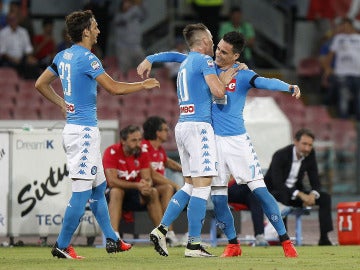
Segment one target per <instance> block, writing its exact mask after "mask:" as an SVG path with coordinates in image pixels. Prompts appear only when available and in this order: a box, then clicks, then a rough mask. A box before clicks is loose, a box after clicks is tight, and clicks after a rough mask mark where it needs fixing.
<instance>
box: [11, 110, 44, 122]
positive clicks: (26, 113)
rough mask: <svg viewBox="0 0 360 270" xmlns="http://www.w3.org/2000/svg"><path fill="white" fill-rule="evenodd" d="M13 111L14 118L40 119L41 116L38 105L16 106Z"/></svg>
mask: <svg viewBox="0 0 360 270" xmlns="http://www.w3.org/2000/svg"><path fill="white" fill-rule="evenodd" d="M13 113H14V119H19V120H20V119H21V120H38V119H39V118H40V116H39V110H38V108H37V107H16V108H15V109H14V111H13Z"/></svg>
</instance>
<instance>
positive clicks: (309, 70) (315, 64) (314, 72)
mask: <svg viewBox="0 0 360 270" xmlns="http://www.w3.org/2000/svg"><path fill="white" fill-rule="evenodd" d="M296 72H297V75H298V76H301V77H316V76H320V75H321V65H320V62H319V59H318V57H316V56H311V57H306V58H303V59H301V60H300V62H299V64H298V66H297V70H296Z"/></svg>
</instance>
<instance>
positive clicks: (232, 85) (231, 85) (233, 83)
mask: <svg viewBox="0 0 360 270" xmlns="http://www.w3.org/2000/svg"><path fill="white" fill-rule="evenodd" d="M235 88H236V79H235V78H233V79H232V80H231V81H230V83H229V84H228V85H227V86H226V91H229V92H234V91H235Z"/></svg>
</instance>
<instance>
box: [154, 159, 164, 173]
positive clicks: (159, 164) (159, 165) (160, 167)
mask: <svg viewBox="0 0 360 270" xmlns="http://www.w3.org/2000/svg"><path fill="white" fill-rule="evenodd" d="M151 167H152V168H153V169H154V170H155V171H163V170H165V166H164V162H162V161H158V162H151Z"/></svg>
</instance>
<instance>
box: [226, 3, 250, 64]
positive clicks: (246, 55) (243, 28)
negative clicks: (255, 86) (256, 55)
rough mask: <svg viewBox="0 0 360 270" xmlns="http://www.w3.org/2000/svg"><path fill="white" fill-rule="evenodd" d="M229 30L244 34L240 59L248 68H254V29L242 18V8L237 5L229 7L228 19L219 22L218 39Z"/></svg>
mask: <svg viewBox="0 0 360 270" xmlns="http://www.w3.org/2000/svg"><path fill="white" fill-rule="evenodd" d="M231 31H236V32H239V33H241V34H243V35H244V37H245V39H246V46H245V49H244V52H243V53H242V55H241V58H240V61H241V62H244V63H245V64H246V65H247V66H248V67H249V68H254V67H255V63H254V59H253V55H252V49H253V47H254V44H255V31H254V28H253V26H252V25H251V24H250V23H249V22H246V21H244V20H243V14H242V10H241V8H239V7H232V8H231V9H230V14H229V19H228V21H226V22H223V23H221V25H220V30H219V39H221V38H222V37H223V36H224V35H225V34H226V33H228V32H231Z"/></svg>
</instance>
